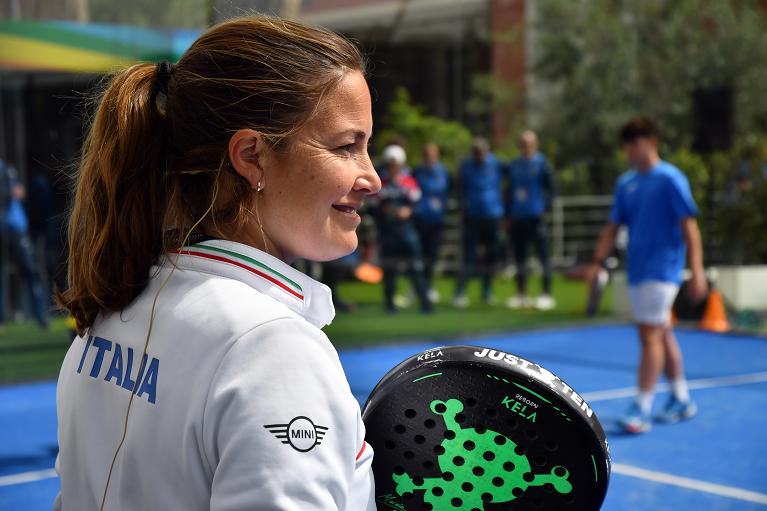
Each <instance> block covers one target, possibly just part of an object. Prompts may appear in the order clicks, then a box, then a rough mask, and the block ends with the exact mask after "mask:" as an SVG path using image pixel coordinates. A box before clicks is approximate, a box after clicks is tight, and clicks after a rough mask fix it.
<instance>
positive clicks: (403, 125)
mask: <svg viewBox="0 0 767 511" xmlns="http://www.w3.org/2000/svg"><path fill="white" fill-rule="evenodd" d="M397 138H403V139H404V140H405V141H406V142H407V148H406V149H407V155H408V164H410V165H411V166H413V165H417V164H418V163H419V162H420V161H421V153H422V151H423V147H424V145H426V144H427V143H429V142H434V143H436V144H437V145H438V146H439V148H440V150H441V152H442V161H443V163H444V164H445V165H446V166H447V168H448V169H449V170H450V171H452V172H455V170H456V169H457V168H458V165H459V163H460V161H461V160H463V158H465V157H466V155H467V154H468V153H469V150H470V148H471V133H470V132H469V130H468V129H467V128H466V127H465V126H463V125H462V124H460V123H458V122H455V121H447V120H444V119H441V118H439V117H435V116H433V115H427V114H426V113H425V110H424V108H423V107H422V106H420V105H415V104H413V102H412V101H411V99H410V93H409V92H408V91H407V89H405V88H403V87H400V88H398V89H397V91H396V93H395V97H394V100H393V101H392V102H391V103H390V104H389V109H388V111H387V112H386V115H385V117H384V122H383V129H381V131H380V132H379V133H377V134H376V149H377V150H378V152H380V151H381V150H383V148H384V147H385V146H386V145H387V144H389V143H391V141H392V140H395V139H397Z"/></svg>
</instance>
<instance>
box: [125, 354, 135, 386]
mask: <svg viewBox="0 0 767 511" xmlns="http://www.w3.org/2000/svg"><path fill="white" fill-rule="evenodd" d="M132 369H133V348H128V363H127V364H125V379H124V380H123V385H122V387H123V388H124V389H127V390H130V391H131V392H132V391H133V386H134V385H135V384H136V382H135V381H133V380H131V379H130V373H131V370H132Z"/></svg>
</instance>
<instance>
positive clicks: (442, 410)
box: [434, 403, 447, 413]
mask: <svg viewBox="0 0 767 511" xmlns="http://www.w3.org/2000/svg"><path fill="white" fill-rule="evenodd" d="M434 411H435V412H437V413H445V412H446V411H447V406H445V403H437V404H436V405H435V406H434Z"/></svg>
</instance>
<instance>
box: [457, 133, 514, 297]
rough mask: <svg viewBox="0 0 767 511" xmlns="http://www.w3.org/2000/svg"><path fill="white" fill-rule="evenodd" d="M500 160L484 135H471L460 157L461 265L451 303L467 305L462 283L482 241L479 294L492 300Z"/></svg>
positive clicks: (500, 211)
mask: <svg viewBox="0 0 767 511" xmlns="http://www.w3.org/2000/svg"><path fill="white" fill-rule="evenodd" d="M502 173H503V171H502V165H501V162H500V161H498V159H497V158H496V157H495V155H493V153H491V152H490V144H489V143H488V141H487V140H485V139H484V138H481V137H478V138H475V139H474V143H473V147H472V155H471V156H470V157H469V158H467V159H466V160H464V162H463V164H462V165H461V170H460V173H459V186H460V197H461V205H462V207H463V214H464V224H463V268H462V269H461V273H460V275H459V276H458V282H457V285H456V289H455V296H454V297H453V306H455V307H467V306H468V305H469V299H468V298H467V297H466V283H467V282H468V280H469V277H470V276H471V275H472V273H473V272H474V265H475V262H476V259H477V248H478V247H479V245H483V246H484V248H485V250H484V261H483V263H484V264H483V265H482V267H481V274H482V298H483V300H484V301H485V303H490V302H492V284H493V276H494V273H495V266H496V263H497V261H498V257H499V255H500V254H499V252H500V250H501V247H500V241H501V219H502V218H503V199H502V197H501V183H502V180H503V178H502Z"/></svg>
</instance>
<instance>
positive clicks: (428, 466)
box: [423, 460, 434, 470]
mask: <svg viewBox="0 0 767 511" xmlns="http://www.w3.org/2000/svg"><path fill="white" fill-rule="evenodd" d="M423 468H425V469H427V470H429V469H432V468H434V462H433V461H430V460H426V461H424V462H423Z"/></svg>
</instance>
